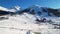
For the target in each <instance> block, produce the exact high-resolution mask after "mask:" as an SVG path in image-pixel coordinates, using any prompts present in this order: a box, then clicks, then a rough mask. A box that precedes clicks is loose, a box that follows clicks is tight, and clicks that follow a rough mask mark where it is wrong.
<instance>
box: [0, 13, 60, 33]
mask: <svg viewBox="0 0 60 34" xmlns="http://www.w3.org/2000/svg"><path fill="white" fill-rule="evenodd" d="M29 16H30V17H29ZM1 17H2V16H1ZM4 17H7V18H8V19H2V20H1V19H0V34H35V32H38V33H41V34H60V29H54V25H52V24H49V23H40V24H36V23H35V22H36V21H35V19H36V18H35V17H34V16H33V15H28V14H24V15H15V16H4ZM47 18H48V17H47ZM48 19H51V20H53V21H54V22H55V23H56V24H57V23H58V24H60V23H59V22H60V17H54V18H53V17H49V18H48ZM29 32H30V33H29Z"/></svg>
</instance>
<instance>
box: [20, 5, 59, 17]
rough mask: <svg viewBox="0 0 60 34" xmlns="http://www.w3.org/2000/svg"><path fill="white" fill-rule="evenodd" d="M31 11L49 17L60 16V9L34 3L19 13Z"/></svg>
mask: <svg viewBox="0 0 60 34" xmlns="http://www.w3.org/2000/svg"><path fill="white" fill-rule="evenodd" d="M24 12H27V13H30V14H34V15H40V16H42V17H48V16H53V17H54V16H55V17H56V16H58V17H59V16H60V11H59V10H58V9H52V8H47V7H40V6H38V5H33V6H31V7H29V8H26V9H24V10H21V11H20V12H19V13H24Z"/></svg>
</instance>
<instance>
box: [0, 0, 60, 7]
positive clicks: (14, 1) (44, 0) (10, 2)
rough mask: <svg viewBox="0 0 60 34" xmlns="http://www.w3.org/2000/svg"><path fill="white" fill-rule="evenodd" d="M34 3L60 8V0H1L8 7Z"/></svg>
mask: <svg viewBox="0 0 60 34" xmlns="http://www.w3.org/2000/svg"><path fill="white" fill-rule="evenodd" d="M32 5H40V6H43V7H50V8H60V0H0V6H3V7H6V8H10V7H13V6H20V7H22V8H27V7H29V6H32Z"/></svg>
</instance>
